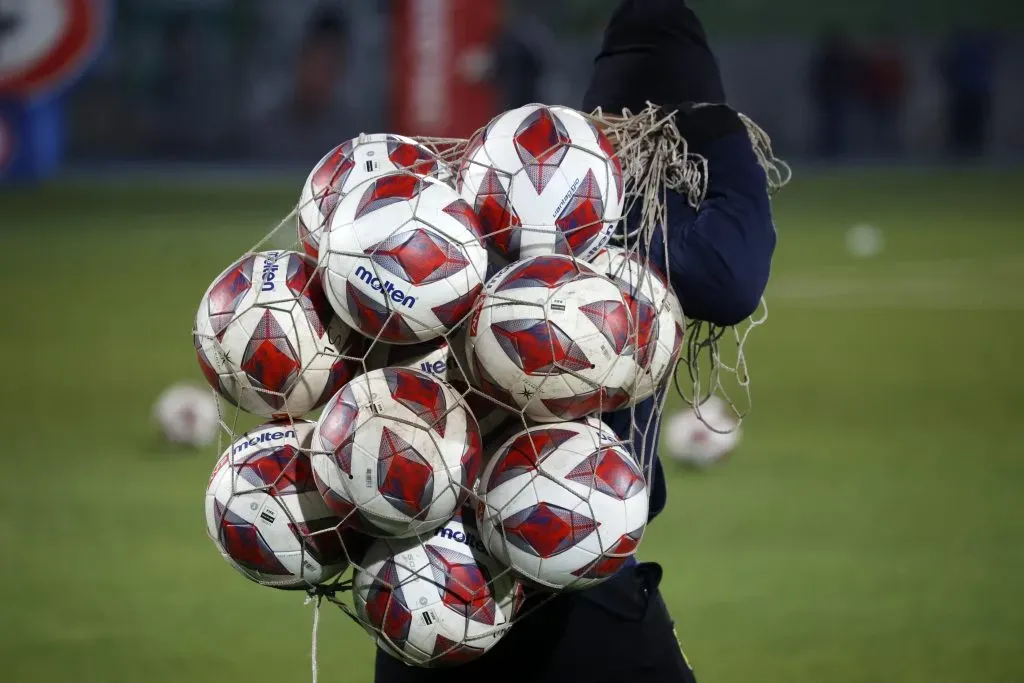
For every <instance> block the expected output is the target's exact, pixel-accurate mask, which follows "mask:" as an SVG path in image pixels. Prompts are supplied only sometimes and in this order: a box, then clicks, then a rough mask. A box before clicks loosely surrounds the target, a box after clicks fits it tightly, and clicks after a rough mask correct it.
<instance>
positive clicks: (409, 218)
mask: <svg viewBox="0 0 1024 683" xmlns="http://www.w3.org/2000/svg"><path fill="white" fill-rule="evenodd" d="M320 266H321V267H322V268H323V271H324V289H325V290H326V292H327V298H328V299H329V300H330V302H331V305H332V306H333V307H334V310H336V311H337V312H338V315H339V316H341V318H342V319H343V320H344V321H345V322H346V323H348V324H349V325H351V326H352V327H353V328H355V329H356V330H358V331H360V332H362V333H363V334H364V335H366V336H367V337H369V338H371V339H378V340H380V341H384V342H390V343H394V344H413V343H416V342H421V341H428V340H430V339H434V338H436V337H439V336H441V335H442V334H444V333H446V332H448V331H449V330H451V329H452V328H453V327H454V326H455V325H457V324H458V323H459V322H461V321H462V319H463V318H464V317H465V316H466V315H467V314H468V313H469V311H470V310H471V309H472V307H473V302H474V301H476V297H477V295H478V294H479V293H480V290H481V289H482V287H483V278H484V274H485V273H486V272H487V252H486V251H485V250H484V247H483V244H482V242H481V233H480V227H479V223H478V220H477V217H476V214H475V213H474V212H473V209H472V208H471V207H470V206H469V205H468V204H467V203H466V202H464V201H463V200H462V199H460V198H459V195H458V194H457V193H456V192H455V191H454V190H453V189H451V188H450V187H448V186H447V185H445V184H444V183H442V182H440V181H438V180H435V179H433V178H425V177H421V176H417V175H415V174H412V173H407V172H399V173H392V174H389V175H385V176H381V177H379V178H377V179H375V180H372V181H370V182H368V183H366V184H364V185H363V186H362V187H361V188H360V191H359V192H353V193H352V194H349V195H348V196H346V197H345V198H344V199H343V200H341V202H340V203H339V204H338V206H337V207H336V208H335V210H334V215H333V217H332V218H331V228H330V230H329V231H328V232H327V233H326V234H325V235H324V237H323V240H322V243H321V245H320Z"/></svg>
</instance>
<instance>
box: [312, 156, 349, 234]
mask: <svg viewBox="0 0 1024 683" xmlns="http://www.w3.org/2000/svg"><path fill="white" fill-rule="evenodd" d="M352 151H353V150H352V141H351V140H346V141H345V142H343V143H341V144H340V145H338V146H337V147H335V148H334V149H332V150H331V151H330V153H329V154H328V155H327V158H325V159H324V160H323V161H322V162H321V163H320V165H319V166H318V167H317V169H316V170H315V171H313V177H312V179H311V180H310V184H309V185H310V189H311V190H312V191H313V198H314V199H315V201H316V203H317V208H319V209H320V214H321V215H322V216H323V217H324V219H325V220H326V219H328V218H330V216H331V214H332V213H334V209H335V207H336V206H337V205H338V199H339V198H340V195H339V191H340V190H341V188H342V187H344V186H345V181H346V180H348V177H349V175H350V174H351V173H352V169H353V168H355V166H356V162H355V159H354V158H353V155H352ZM319 227H320V226H316V228H317V229H319Z"/></svg>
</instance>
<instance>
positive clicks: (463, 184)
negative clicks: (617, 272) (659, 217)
mask: <svg viewBox="0 0 1024 683" xmlns="http://www.w3.org/2000/svg"><path fill="white" fill-rule="evenodd" d="M457 179H458V180H457V183H458V184H457V187H458V189H459V192H460V193H461V194H462V197H463V198H464V199H465V200H466V201H467V202H469V203H470V205H471V206H473V208H474V209H476V212H477V213H478V214H479V215H480V220H481V224H482V225H483V228H484V231H485V232H486V233H487V235H488V246H489V247H490V249H491V250H492V252H494V253H495V254H497V255H498V256H499V257H500V258H502V259H504V260H505V261H506V262H508V263H511V262H514V261H517V260H519V259H522V258H529V257H531V256H540V255H543V254H573V255H575V256H577V257H579V258H581V259H584V260H586V259H589V258H590V257H591V256H593V255H594V254H595V253H597V250H598V249H600V248H601V247H602V246H604V245H605V243H607V242H608V239H609V238H610V237H611V234H612V230H613V229H614V228H615V224H616V223H617V222H618V221H619V219H620V217H621V215H622V207H623V197H624V192H623V182H622V168H621V166H620V164H619V160H618V157H617V156H616V155H615V150H614V148H613V147H612V145H611V143H610V142H609V140H608V138H607V137H605V135H604V133H602V132H601V130H600V129H599V128H598V127H597V126H596V125H594V124H593V123H592V122H591V121H590V120H589V119H587V118H586V117H585V116H584V115H583V114H581V113H580V112H578V111H576V110H574V109H569V108H568V107H548V106H544V105H540V104H529V105H526V106H525V107H520V108H518V109H513V110H511V111H507V112H505V113H504V114H501V115H499V116H498V117H496V118H495V119H493V120H492V121H491V122H490V123H489V124H488V125H487V128H485V129H484V130H483V131H482V132H481V133H479V134H477V135H476V136H474V137H473V138H472V139H471V140H470V142H469V146H468V148H467V150H466V153H465V155H464V157H463V161H462V163H461V165H460V167H459V172H458V176H457Z"/></svg>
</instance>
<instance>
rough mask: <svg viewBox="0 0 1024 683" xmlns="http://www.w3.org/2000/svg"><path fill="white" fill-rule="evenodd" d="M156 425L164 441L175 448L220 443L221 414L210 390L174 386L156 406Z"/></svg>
mask: <svg viewBox="0 0 1024 683" xmlns="http://www.w3.org/2000/svg"><path fill="white" fill-rule="evenodd" d="M153 421H154V422H155V423H156V424H157V426H158V427H159V429H160V433H161V434H162V435H163V437H164V439H166V440H167V441H168V442H170V443H173V444H179V445H183V446H192V447H193V448H202V447H203V446H209V445H210V444H212V443H213V442H214V441H215V440H216V439H217V427H218V425H219V423H220V414H219V413H218V411H217V399H216V398H214V397H213V394H211V393H210V390H209V389H201V388H199V387H196V386H193V385H191V384H174V385H172V386H170V387H168V388H167V389H165V390H164V391H163V393H161V394H160V396H159V397H158V398H157V400H156V404H154V405H153Z"/></svg>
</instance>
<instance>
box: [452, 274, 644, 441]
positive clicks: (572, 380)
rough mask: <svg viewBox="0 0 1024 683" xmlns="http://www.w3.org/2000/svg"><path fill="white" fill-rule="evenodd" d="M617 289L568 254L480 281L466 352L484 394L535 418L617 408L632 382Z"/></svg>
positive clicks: (627, 323) (625, 313)
mask: <svg viewBox="0 0 1024 683" xmlns="http://www.w3.org/2000/svg"><path fill="white" fill-rule="evenodd" d="M631 328H632V323H631V319H630V313H629V309H628V307H627V306H626V304H625V302H624V301H623V299H622V294H621V292H620V291H619V288H618V286H617V285H616V284H615V283H613V282H612V281H611V280H609V279H608V278H606V277H604V276H603V275H599V274H598V273H596V272H595V271H594V270H592V269H591V268H590V267H589V266H587V265H586V264H584V263H581V262H578V261H576V260H574V259H573V258H571V257H567V256H535V257H533V258H530V259H526V260H525V261H521V262H519V263H515V264H513V265H511V266H509V267H508V268H506V269H505V270H503V271H501V272H499V273H498V274H497V275H495V276H494V277H493V278H492V279H491V280H489V281H488V282H487V286H486V288H485V289H484V293H483V295H482V296H481V298H480V302H479V303H478V307H477V309H476V310H475V311H474V313H473V315H472V317H471V318H470V322H469V333H468V335H467V346H466V355H467V357H468V360H469V365H470V367H471V368H472V373H473V379H474V381H475V382H476V385H477V387H479V388H480V389H481V390H482V391H483V392H484V393H486V394H488V395H489V396H490V397H492V398H493V399H495V400H497V401H498V402H500V403H502V404H503V405H506V406H510V409H511V410H517V411H518V410H520V409H521V410H522V411H523V412H524V414H525V415H526V416H527V417H529V418H530V419H533V420H536V421H538V422H556V421H559V420H571V419H576V418H580V417H583V416H584V415H588V414H590V413H594V412H605V411H611V410H617V409H618V408H621V407H623V406H624V405H626V403H627V402H628V401H629V388H630V387H631V386H632V385H633V382H634V379H635V364H634V363H633V360H632V358H631V357H630V354H631V353H632V351H631V347H630V344H631V343H632V342H631V337H632V336H633V334H632V331H631Z"/></svg>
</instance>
